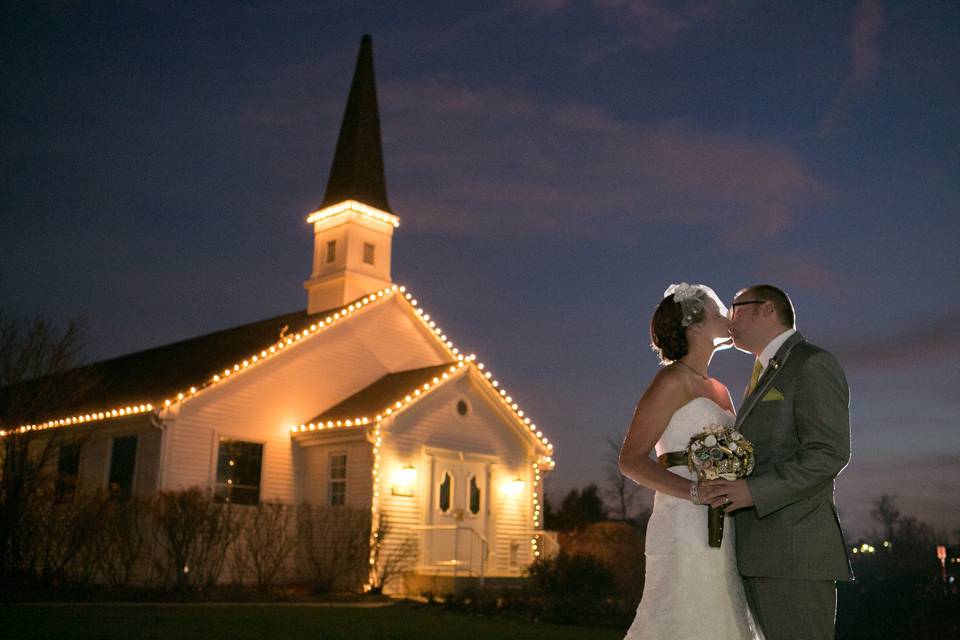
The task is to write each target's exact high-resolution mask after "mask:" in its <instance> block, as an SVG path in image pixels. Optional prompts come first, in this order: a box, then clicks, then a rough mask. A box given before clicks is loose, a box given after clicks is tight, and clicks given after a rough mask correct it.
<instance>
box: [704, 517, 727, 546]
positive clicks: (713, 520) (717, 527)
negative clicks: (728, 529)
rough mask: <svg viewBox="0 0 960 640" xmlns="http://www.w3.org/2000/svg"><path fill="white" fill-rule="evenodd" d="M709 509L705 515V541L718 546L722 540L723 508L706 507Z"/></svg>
mask: <svg viewBox="0 0 960 640" xmlns="http://www.w3.org/2000/svg"><path fill="white" fill-rule="evenodd" d="M708 509H709V510H710V511H709V513H708V516H707V542H708V543H709V545H710V546H711V547H714V548H717V549H719V548H720V544H721V543H722V542H723V518H724V512H723V509H721V508H719V507H708Z"/></svg>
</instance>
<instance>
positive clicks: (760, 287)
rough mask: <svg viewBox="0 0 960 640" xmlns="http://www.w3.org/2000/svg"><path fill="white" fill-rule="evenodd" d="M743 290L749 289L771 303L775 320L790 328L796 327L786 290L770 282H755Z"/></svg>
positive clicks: (793, 312) (795, 319) (791, 304)
mask: <svg viewBox="0 0 960 640" xmlns="http://www.w3.org/2000/svg"><path fill="white" fill-rule="evenodd" d="M744 291H749V292H750V293H752V294H753V295H755V296H757V298H759V299H761V300H769V301H770V302H771V303H772V304H773V310H774V312H775V313H776V314H777V320H779V321H780V324H782V325H783V326H785V327H790V328H791V329H793V328H795V327H796V324H797V316H796V312H795V311H794V309H793V301H792V300H790V296H788V295H787V293H786V291H784V290H783V289H780V288H778V287H775V286H773V285H772V284H755V285H753V286H752V287H747V288H746V289H744Z"/></svg>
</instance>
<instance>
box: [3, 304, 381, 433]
mask: <svg viewBox="0 0 960 640" xmlns="http://www.w3.org/2000/svg"><path fill="white" fill-rule="evenodd" d="M390 293H392V290H391V289H385V290H382V291H379V292H377V293H375V294H371V295H369V296H364V297H363V298H361V299H359V300H356V301H354V302H352V303H350V304H348V305H345V306H344V307H337V308H334V309H329V310H326V311H321V312H319V313H314V314H307V312H306V310H301V311H295V312H293V313H286V314H283V315H279V316H274V317H272V318H267V319H265V320H259V321H257V322H252V323H249V324H245V325H241V326H238V327H233V328H230V329H224V330H221V331H216V332H213V333H209V334H206V335H202V336H198V337H196V338H190V339H188V340H182V341H180V342H174V343H172V344H168V345H164V346H161V347H156V348H153V349H147V350H145V351H139V352H136V353H131V354H127V355H123V356H120V357H117V358H112V359H110V360H104V361H101V362H95V363H93V364H89V365H86V366H83V367H79V368H77V369H74V370H72V371H70V372H69V375H64V381H65V382H66V381H70V383H71V384H72V383H73V382H72V381H74V380H77V379H79V380H82V381H84V382H85V383H86V384H85V385H84V386H85V387H88V388H89V391H87V392H85V393H83V394H82V395H80V396H75V397H72V398H70V401H69V402H67V403H61V404H60V405H52V406H47V407H44V409H45V410H46V411H45V415H44V417H54V416H68V417H62V418H54V419H52V420H50V421H48V422H45V423H42V424H34V425H25V426H23V427H21V428H27V429H30V430H36V429H45V428H51V427H58V426H65V425H69V424H78V423H84V422H92V421H96V420H103V419H105V418H111V417H118V416H124V415H132V414H136V413H144V412H147V411H153V410H154V409H155V408H156V409H160V408H161V405H164V404H166V405H169V404H172V403H175V402H178V401H180V400H183V399H184V398H185V397H189V396H190V395H192V394H193V393H196V392H198V391H200V390H202V389H203V388H205V387H208V386H210V385H211V384H214V383H216V382H218V381H220V380H221V379H224V378H226V377H228V376H229V375H231V374H232V373H234V372H237V371H240V370H242V369H244V368H247V367H248V366H250V365H253V364H255V363H257V362H258V361H262V360H264V359H266V358H267V357H268V356H272V355H274V354H276V353H277V352H278V351H282V350H283V349H284V348H285V347H286V346H287V345H289V344H293V343H294V342H298V341H300V340H301V339H303V338H304V337H306V335H309V334H311V333H313V332H315V331H317V330H319V329H321V328H323V327H325V326H329V325H330V324H332V323H333V322H335V321H338V320H340V319H343V318H346V317H347V316H348V315H352V314H353V312H354V311H355V310H359V309H360V308H361V307H364V306H366V305H367V304H368V303H370V302H373V301H374V300H377V299H379V298H383V297H385V296H387V295H389V294H390ZM45 382H46V381H45ZM35 384H38V382H37V381H29V382H25V383H23V384H21V385H17V386H16V387H7V388H0V415H4V414H5V412H4V407H5V406H6V405H7V403H8V402H10V400H11V398H12V397H13V396H14V395H15V394H21V393H29V390H30V388H31V387H32V386H33V385H35ZM47 384H56V381H53V382H52V383H49V382H47ZM154 404H156V405H157V406H156V407H154ZM11 426H13V425H4V424H0V429H3V428H9V427H11ZM3 433H4V432H3V431H0V436H2V435H3Z"/></svg>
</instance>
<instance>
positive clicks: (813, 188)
mask: <svg viewBox="0 0 960 640" xmlns="http://www.w3.org/2000/svg"><path fill="white" fill-rule="evenodd" d="M381 106H382V108H383V110H384V131H385V132H388V133H387V136H386V137H385V151H386V154H387V162H388V165H389V166H390V173H391V193H392V195H395V196H396V198H394V199H395V200H396V202H395V206H401V205H402V206H403V208H406V209H407V210H409V211H411V212H415V217H412V218H411V221H410V224H412V225H415V226H416V228H418V229H421V230H424V231H442V232H445V233H457V232H458V233H465V234H483V235H497V234H501V233H505V232H506V231H505V230H506V229H509V230H510V232H511V233H539V232H543V231H549V232H551V233H556V234H562V235H570V236H581V237H594V236H596V237H599V236H602V235H609V234H610V232H611V231H617V232H618V235H619V237H622V238H624V239H625V241H627V242H632V238H633V237H634V234H633V233H632V232H631V231H630V229H638V228H640V227H642V226H643V225H644V223H650V222H654V223H671V224H687V225H702V226H708V227H711V228H713V229H715V230H716V231H717V232H718V235H719V237H720V238H721V239H722V240H723V241H724V242H726V243H727V244H734V245H736V244H745V243H750V242H753V241H755V240H757V239H762V238H766V237H770V236H771V235H773V234H776V233H779V232H782V231H783V230H785V229H788V228H790V227H791V226H792V225H793V224H795V223H796V221H797V220H798V219H799V218H800V217H801V216H802V215H803V212H804V210H805V209H804V208H805V207H806V206H807V205H809V204H811V203H813V204H816V203H817V202H819V201H821V200H823V199H825V198H827V197H829V196H830V191H829V189H828V188H827V187H825V186H824V185H823V184H822V183H821V182H820V181H819V180H818V179H817V178H815V177H814V176H813V175H811V173H810V172H809V171H808V170H807V169H806V167H805V166H804V165H803V163H802V162H801V161H800V159H799V158H798V157H797V156H796V154H795V153H794V152H793V151H792V150H791V149H790V148H789V147H788V146H786V145H785V144H783V143H780V142H777V141H771V140H764V139H757V138H750V137H748V136H745V135H742V134H736V133H722V132H709V131H703V130H698V129H694V128H691V127H688V126H685V125H683V124H681V123H677V122H661V123H655V124H644V125H639V124H636V123H632V122H629V121H626V120H623V119H621V118H619V117H617V116H616V115H615V114H613V113H611V112H610V111H608V110H606V109H604V108H602V107H600V106H597V105H592V104H584V103H581V104H569V105H562V106H558V105H555V104H552V103H550V102H548V101H546V100H543V99H538V96H536V95H534V94H531V93H529V92H526V91H524V90H520V89H505V88H502V87H463V86H460V85H457V84H455V83H452V82H450V81H448V80H445V79H442V78H434V79H431V80H427V81H418V82H412V83H403V82H394V83H390V84H388V85H387V86H386V87H385V89H384V91H383V92H382V93H381ZM404 185H410V187H409V188H406V187H405V186H404ZM457 212H460V213H457ZM477 220H485V221H488V223H489V224H485V225H479V226H478V225H477V224H476V221H477Z"/></svg>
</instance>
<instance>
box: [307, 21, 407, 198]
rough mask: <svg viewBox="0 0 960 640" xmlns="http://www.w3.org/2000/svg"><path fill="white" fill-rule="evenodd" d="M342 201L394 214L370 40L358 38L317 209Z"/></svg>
mask: <svg viewBox="0 0 960 640" xmlns="http://www.w3.org/2000/svg"><path fill="white" fill-rule="evenodd" d="M344 200H358V201H360V202H362V203H364V204H368V205H370V206H372V207H376V208H377V209H380V210H381V211H386V212H388V213H393V210H392V209H391V208H390V203H389V202H387V179H386V175H385V173H384V170H383V148H382V146H381V142H380V111H379V108H378V106H377V87H376V81H375V79H374V75H373V40H372V39H371V38H370V36H369V35H365V36H363V39H361V41H360V53H359V54H358V55H357V67H356V69H355V70H354V73H353V83H352V84H351V85H350V95H349V97H348V98H347V107H346V109H345V110H344V113H343V122H342V123H341V125H340V135H339V136H338V137H337V149H336V151H335V152H334V156H333V164H332V165H331V166H330V177H329V178H328V180H327V191H326V193H325V195H324V196H323V203H322V204H321V205H320V209H323V208H325V207H328V206H330V205H334V204H337V203H338V202H342V201H344Z"/></svg>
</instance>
